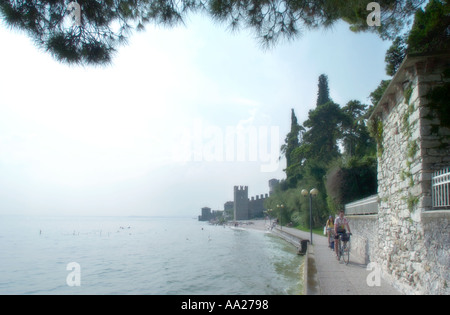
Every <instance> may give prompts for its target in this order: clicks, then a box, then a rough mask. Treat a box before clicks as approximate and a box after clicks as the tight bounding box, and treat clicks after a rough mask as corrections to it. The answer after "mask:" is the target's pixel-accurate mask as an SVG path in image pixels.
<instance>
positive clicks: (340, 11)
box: [0, 0, 425, 64]
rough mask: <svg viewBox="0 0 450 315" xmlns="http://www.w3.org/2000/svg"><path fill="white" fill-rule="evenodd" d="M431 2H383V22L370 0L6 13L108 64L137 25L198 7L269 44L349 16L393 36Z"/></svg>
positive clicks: (59, 4) (167, 3)
mask: <svg viewBox="0 0 450 315" xmlns="http://www.w3.org/2000/svg"><path fill="white" fill-rule="evenodd" d="M424 1H425V0H397V1H396V0H379V1H377V2H378V3H379V4H380V6H381V26H379V27H370V26H368V24H367V16H368V14H369V13H370V11H368V10H367V4H368V3H369V2H371V1H370V0H345V1H342V0H321V1H310V0H102V1H99V0H77V1H76V2H77V3H78V4H79V8H80V10H79V13H80V16H79V17H80V24H79V25H77V23H74V22H73V17H74V15H75V13H74V11H73V10H74V9H73V7H72V8H69V2H70V0H46V1H32V0H0V16H1V18H2V19H3V20H4V21H5V22H6V24H7V25H8V26H9V27H11V28H14V29H21V30H24V31H26V32H27V33H28V34H29V36H30V37H31V38H32V39H33V40H34V41H35V43H36V44H37V46H39V47H41V48H43V49H45V50H46V51H48V52H49V53H50V54H52V55H53V56H54V57H55V58H56V59H57V60H59V61H62V62H66V63H74V64H105V63H109V62H110V61H111V59H112V56H113V54H114V52H115V51H116V49H117V48H118V47H119V46H120V45H121V44H123V43H126V41H127V38H128V37H129V36H130V34H131V32H132V31H134V30H143V29H144V28H145V26H146V25H148V24H149V23H153V24H158V25H164V26H173V25H176V24H178V23H183V21H184V20H185V17H186V16H187V14H189V13H195V12H198V11H202V12H206V14H207V15H209V16H210V17H211V18H213V19H214V20H216V21H219V22H222V23H224V24H225V25H226V26H228V27H230V28H231V29H242V28H249V29H251V30H252V31H253V32H254V33H255V36H256V38H257V39H258V40H260V41H261V43H262V45H263V46H265V47H269V46H272V45H274V44H276V43H277V42H278V41H279V40H280V39H283V38H284V39H293V38H295V37H297V36H299V35H301V34H302V32H304V31H305V30H309V29H314V28H319V27H329V26H331V25H333V23H335V22H336V21H338V20H344V21H346V22H348V23H349V24H350V28H351V29H352V30H353V31H373V32H377V33H378V34H379V35H380V36H381V37H382V38H393V37H395V34H397V33H398V31H399V29H401V27H402V26H403V25H404V23H405V21H406V22H407V21H409V17H410V16H412V14H414V13H415V11H416V10H417V8H418V7H419V6H420V5H421V4H422V3H423V2H424Z"/></svg>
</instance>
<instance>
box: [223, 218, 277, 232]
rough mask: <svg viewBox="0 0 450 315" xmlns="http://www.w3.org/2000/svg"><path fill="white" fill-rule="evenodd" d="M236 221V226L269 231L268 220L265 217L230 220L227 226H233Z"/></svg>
mask: <svg viewBox="0 0 450 315" xmlns="http://www.w3.org/2000/svg"><path fill="white" fill-rule="evenodd" d="M235 222H236V223H238V226H237V227H238V228H242V229H249V230H257V231H268V232H270V231H271V230H270V222H269V220H265V219H259V220H256V219H253V220H239V221H231V222H229V223H228V224H227V226H228V227H234V223H235Z"/></svg>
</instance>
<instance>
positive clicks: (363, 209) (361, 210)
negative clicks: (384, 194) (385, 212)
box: [345, 195, 378, 215]
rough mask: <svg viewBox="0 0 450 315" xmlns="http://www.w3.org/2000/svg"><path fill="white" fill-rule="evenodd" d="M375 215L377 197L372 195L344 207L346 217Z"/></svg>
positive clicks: (376, 211)
mask: <svg viewBox="0 0 450 315" xmlns="http://www.w3.org/2000/svg"><path fill="white" fill-rule="evenodd" d="M376 213H378V195H373V196H370V197H367V198H364V199H360V200H357V201H354V202H351V203H348V204H346V205H345V214H346V215H361V214H363V215H364V214H376Z"/></svg>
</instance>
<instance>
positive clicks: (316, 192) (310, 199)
mask: <svg viewBox="0 0 450 315" xmlns="http://www.w3.org/2000/svg"><path fill="white" fill-rule="evenodd" d="M318 193H319V191H318V190H317V189H316V188H313V189H311V190H310V191H309V192H308V191H307V190H306V189H302V195H303V196H305V197H306V196H308V195H309V231H310V234H311V245H312V244H313V237H312V197H313V196H317V194H318Z"/></svg>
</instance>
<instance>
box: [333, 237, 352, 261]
mask: <svg viewBox="0 0 450 315" xmlns="http://www.w3.org/2000/svg"><path fill="white" fill-rule="evenodd" d="M350 235H352V233H339V242H338V244H337V246H339V247H338V260H339V261H340V260H341V257H342V259H343V260H344V263H345V264H346V265H348V263H349V261H350V249H351V243H350ZM335 245H336V244H335Z"/></svg>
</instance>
